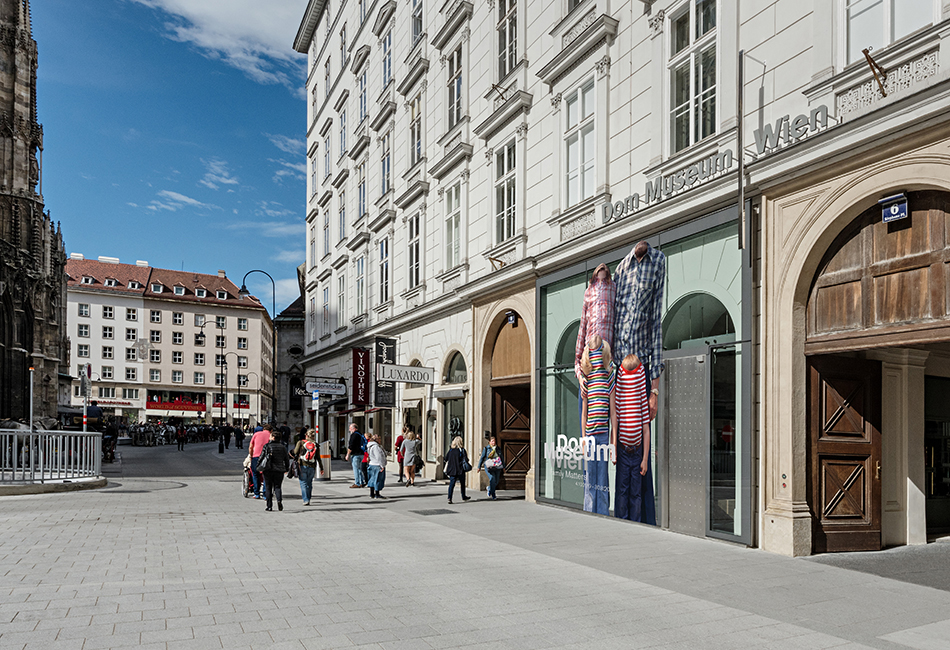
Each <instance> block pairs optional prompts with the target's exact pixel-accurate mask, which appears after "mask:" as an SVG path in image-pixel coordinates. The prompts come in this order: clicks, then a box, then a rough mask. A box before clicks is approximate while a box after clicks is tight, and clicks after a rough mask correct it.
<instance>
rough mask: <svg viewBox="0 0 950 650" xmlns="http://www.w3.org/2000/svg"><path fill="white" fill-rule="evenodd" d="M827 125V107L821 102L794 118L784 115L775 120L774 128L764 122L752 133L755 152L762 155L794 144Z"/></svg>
mask: <svg viewBox="0 0 950 650" xmlns="http://www.w3.org/2000/svg"><path fill="white" fill-rule="evenodd" d="M827 126H828V107H827V106H825V105H824V104H822V105H821V106H817V107H815V108H814V109H812V111H811V113H809V114H808V115H799V116H798V117H796V118H795V119H790V116H788V115H785V116H783V117H780V118H779V119H777V120H776V121H775V128H774V129H773V128H772V125H771V124H766V125H765V126H763V127H762V128H761V129H756V130H755V132H754V133H753V136H754V137H755V153H756V155H757V156H760V157H761V156H763V155H767V154H770V153H772V152H773V151H775V150H776V149H779V148H782V147H787V146H788V145H790V144H795V143H796V142H798V141H799V140H802V139H804V138H806V137H808V136H810V135H811V134H813V133H817V132H818V131H821V130H822V129H824V128H826V127H827Z"/></svg>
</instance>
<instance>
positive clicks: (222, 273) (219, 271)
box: [218, 269, 228, 278]
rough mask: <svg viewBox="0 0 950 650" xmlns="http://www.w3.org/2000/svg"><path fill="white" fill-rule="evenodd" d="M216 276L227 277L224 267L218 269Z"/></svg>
mask: <svg viewBox="0 0 950 650" xmlns="http://www.w3.org/2000/svg"><path fill="white" fill-rule="evenodd" d="M218 277H219V278H226V277H228V274H227V273H225V272H224V269H218Z"/></svg>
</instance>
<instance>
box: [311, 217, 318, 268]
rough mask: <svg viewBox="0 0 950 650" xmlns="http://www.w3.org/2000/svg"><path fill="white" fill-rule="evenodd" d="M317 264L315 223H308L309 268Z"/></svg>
mask: <svg viewBox="0 0 950 650" xmlns="http://www.w3.org/2000/svg"><path fill="white" fill-rule="evenodd" d="M316 265H317V225H316V224H314V223H311V224H310V268H313V267H315V266H316Z"/></svg>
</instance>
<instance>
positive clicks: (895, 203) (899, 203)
mask: <svg viewBox="0 0 950 650" xmlns="http://www.w3.org/2000/svg"><path fill="white" fill-rule="evenodd" d="M877 203H878V205H880V206H881V215H882V216H883V218H884V223H889V222H891V221H897V220H898V219H904V218H906V217H907V216H908V215H909V214H910V213H909V212H908V211H907V196H906V195H905V194H895V195H894V196H889V197H887V198H885V199H881V200H880V201H878V202H877Z"/></svg>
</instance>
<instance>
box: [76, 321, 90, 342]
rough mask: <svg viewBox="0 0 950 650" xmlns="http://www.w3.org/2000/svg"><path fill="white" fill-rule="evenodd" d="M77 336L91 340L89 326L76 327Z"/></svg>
mask: <svg viewBox="0 0 950 650" xmlns="http://www.w3.org/2000/svg"><path fill="white" fill-rule="evenodd" d="M76 336H78V337H81V338H84V339H88V338H89V324H88V323H80V324H79V325H77V326H76Z"/></svg>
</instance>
